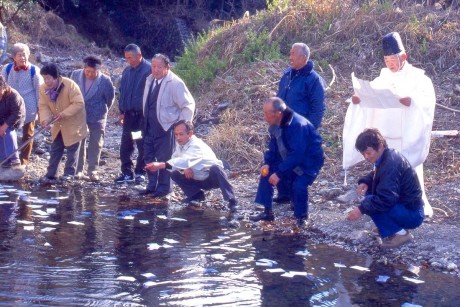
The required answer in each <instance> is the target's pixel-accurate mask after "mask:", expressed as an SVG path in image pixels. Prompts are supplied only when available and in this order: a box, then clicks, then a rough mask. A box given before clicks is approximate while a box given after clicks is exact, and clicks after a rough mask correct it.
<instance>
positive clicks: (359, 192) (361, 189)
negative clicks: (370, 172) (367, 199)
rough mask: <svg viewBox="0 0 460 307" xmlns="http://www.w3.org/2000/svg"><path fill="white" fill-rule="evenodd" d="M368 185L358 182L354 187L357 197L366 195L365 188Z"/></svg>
mask: <svg viewBox="0 0 460 307" xmlns="http://www.w3.org/2000/svg"><path fill="white" fill-rule="evenodd" d="M368 188H369V187H368V186H367V184H365V183H360V184H359V185H358V187H357V188H356V195H358V198H361V197H364V196H366V193H367V189H368Z"/></svg>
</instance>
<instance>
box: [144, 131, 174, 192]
mask: <svg viewBox="0 0 460 307" xmlns="http://www.w3.org/2000/svg"><path fill="white" fill-rule="evenodd" d="M160 129H161V130H160ZM160 129H157V130H156V131H154V132H155V133H151V132H152V131H149V132H146V133H145V134H146V136H145V140H144V161H145V163H150V162H155V161H156V162H166V161H168V160H169V159H171V155H172V153H173V150H174V133H173V128H172V127H171V128H169V130H168V131H166V132H165V131H163V129H162V128H160ZM148 177H149V182H148V184H147V189H148V190H150V191H153V192H158V193H164V194H168V193H171V192H172V182H171V174H170V172H169V171H167V170H165V169H162V170H159V171H156V172H153V173H152V172H148Z"/></svg>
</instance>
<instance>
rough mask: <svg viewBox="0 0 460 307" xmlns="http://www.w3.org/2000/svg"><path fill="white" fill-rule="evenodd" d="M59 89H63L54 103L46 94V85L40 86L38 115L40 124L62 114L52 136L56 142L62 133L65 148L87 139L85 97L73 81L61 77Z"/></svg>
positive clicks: (52, 129) (54, 126)
mask: <svg viewBox="0 0 460 307" xmlns="http://www.w3.org/2000/svg"><path fill="white" fill-rule="evenodd" d="M58 80H59V84H58V87H57V88H59V87H60V86H61V84H63V87H62V89H61V91H60V93H59V95H58V97H57V99H56V102H52V101H51V99H50V97H49V96H48V95H47V94H46V92H45V84H42V85H40V100H39V102H38V114H39V117H40V123H43V121H47V122H49V121H51V120H52V119H53V118H54V117H57V116H58V115H59V114H61V119H60V120H59V121H57V122H56V123H54V125H53V127H52V128H51V136H52V139H53V141H54V139H55V138H56V136H57V135H58V134H59V132H61V134H62V139H63V141H64V145H65V146H71V145H73V144H75V143H77V142H79V141H81V140H82V139H84V138H85V137H86V135H87V134H88V128H87V126H86V111H85V103H84V100H83V96H82V94H81V92H80V88H79V87H78V85H77V84H76V83H75V82H73V81H72V80H70V79H68V78H65V77H59V79H58Z"/></svg>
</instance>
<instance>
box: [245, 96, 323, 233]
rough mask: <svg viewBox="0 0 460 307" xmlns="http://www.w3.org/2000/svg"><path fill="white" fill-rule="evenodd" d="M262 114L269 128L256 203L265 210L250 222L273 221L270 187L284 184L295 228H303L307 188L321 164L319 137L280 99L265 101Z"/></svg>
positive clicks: (271, 191) (306, 205) (272, 98)
mask: <svg viewBox="0 0 460 307" xmlns="http://www.w3.org/2000/svg"><path fill="white" fill-rule="evenodd" d="M263 111H264V119H265V121H266V122H267V123H268V124H269V125H270V127H269V132H270V142H269V145H268V150H267V151H266V152H265V154H264V165H263V166H262V168H261V176H260V179H259V187H258V188H257V194H256V199H255V202H256V203H257V204H261V205H263V206H264V208H265V210H264V212H262V213H260V214H258V215H253V216H250V217H249V219H250V220H251V221H254V222H258V221H273V220H274V219H275V216H274V214H273V210H272V207H273V192H274V188H273V187H274V186H276V185H278V184H279V183H280V182H282V181H285V183H286V185H285V186H286V187H288V188H289V190H288V191H289V195H291V204H292V205H293V207H294V216H295V217H296V219H297V225H298V226H299V227H304V226H306V222H307V220H308V186H309V185H311V184H312V183H313V181H314V180H315V179H316V176H318V174H319V171H320V169H321V167H322V166H323V163H324V153H323V149H322V147H321V144H322V139H321V136H320V135H319V133H318V132H317V131H316V129H315V127H314V126H313V125H312V124H311V123H310V122H309V121H308V120H307V119H306V118H304V117H303V116H301V115H299V114H297V113H295V112H294V111H292V110H291V109H290V108H288V107H287V106H286V104H285V103H284V101H283V100H282V99H281V98H278V97H271V98H268V99H267V100H266V101H265V102H264V106H263Z"/></svg>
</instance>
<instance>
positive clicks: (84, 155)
mask: <svg viewBox="0 0 460 307" xmlns="http://www.w3.org/2000/svg"><path fill="white" fill-rule="evenodd" d="M88 128H89V138H88V137H87V138H84V139H83V140H82V141H81V146H80V155H79V157H78V166H77V173H80V172H83V170H84V168H85V161H86V160H87V161H88V173H92V172H95V171H96V170H97V167H98V166H99V159H100V158H101V151H102V147H103V146H104V135H105V128H104V127H103V126H102V125H100V124H95V125H92V124H88ZM86 139H88V149H86Z"/></svg>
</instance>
